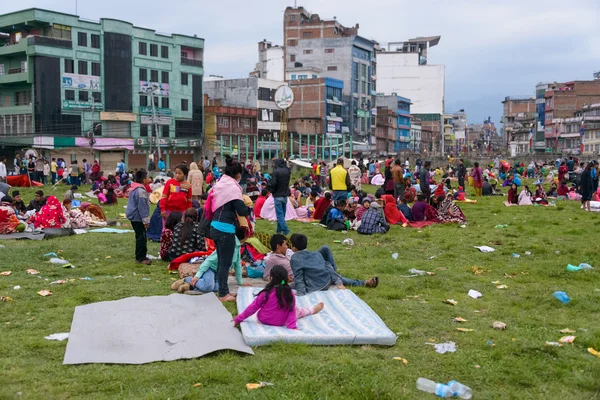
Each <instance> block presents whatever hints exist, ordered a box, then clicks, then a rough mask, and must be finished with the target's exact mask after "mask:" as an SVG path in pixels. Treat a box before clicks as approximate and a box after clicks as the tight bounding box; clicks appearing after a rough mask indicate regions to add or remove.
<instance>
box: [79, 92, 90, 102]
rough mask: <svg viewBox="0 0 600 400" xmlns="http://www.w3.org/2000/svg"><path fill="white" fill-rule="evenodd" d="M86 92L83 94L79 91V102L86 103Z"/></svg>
mask: <svg viewBox="0 0 600 400" xmlns="http://www.w3.org/2000/svg"><path fill="white" fill-rule="evenodd" d="M88 99H89V97H88V92H84V91H83V90H80V91H79V101H88Z"/></svg>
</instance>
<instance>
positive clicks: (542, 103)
mask: <svg viewBox="0 0 600 400" xmlns="http://www.w3.org/2000/svg"><path fill="white" fill-rule="evenodd" d="M549 86H550V85H549V84H548V83H541V82H540V83H538V84H537V85H536V86H535V119H536V129H535V130H534V135H535V137H534V143H533V149H534V151H536V152H545V151H546V148H547V146H546V138H545V135H544V132H545V125H546V98H545V97H546V90H547V89H548V87H549Z"/></svg>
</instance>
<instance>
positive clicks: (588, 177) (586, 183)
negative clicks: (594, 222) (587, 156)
mask: <svg viewBox="0 0 600 400" xmlns="http://www.w3.org/2000/svg"><path fill="white" fill-rule="evenodd" d="M593 166H594V163H593V162H590V163H589V164H588V165H587V166H586V167H585V169H584V170H583V172H582V174H581V183H580V185H579V191H580V192H581V204H582V205H583V211H592V210H591V209H590V201H591V200H592V193H593V192H592V189H593V186H594V185H593V183H592V167H593Z"/></svg>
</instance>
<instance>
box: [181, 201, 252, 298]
mask: <svg viewBox="0 0 600 400" xmlns="http://www.w3.org/2000/svg"><path fill="white" fill-rule="evenodd" d="M192 210H193V209H192ZM188 211H189V210H188ZM194 211H195V210H194ZM186 214H187V211H186ZM243 241H244V230H243V229H242V228H235V248H234V250H233V259H232V261H231V267H233V270H234V272H235V280H236V282H237V284H238V285H240V286H250V284H249V283H244V280H243V279H242V259H241V256H240V247H242V242H243ZM218 267H219V255H218V253H217V252H216V251H213V252H212V254H211V255H209V256H208V257H206V259H205V260H204V262H203V263H202V264H200V267H199V268H198V271H197V272H196V275H195V276H193V277H192V276H188V277H187V278H184V279H180V280H178V281H175V282H173V284H172V285H171V289H173V290H175V291H177V292H178V293H185V292H187V291H190V290H193V291H197V292H202V293H210V292H218V291H219V281H218V279H217V269H218ZM231 267H230V268H231Z"/></svg>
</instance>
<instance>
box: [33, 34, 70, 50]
mask: <svg viewBox="0 0 600 400" xmlns="http://www.w3.org/2000/svg"><path fill="white" fill-rule="evenodd" d="M27 43H28V44H29V45H31V46H49V47H61V48H64V49H72V48H73V41H71V40H66V39H57V38H53V37H48V36H28V37H27Z"/></svg>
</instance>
